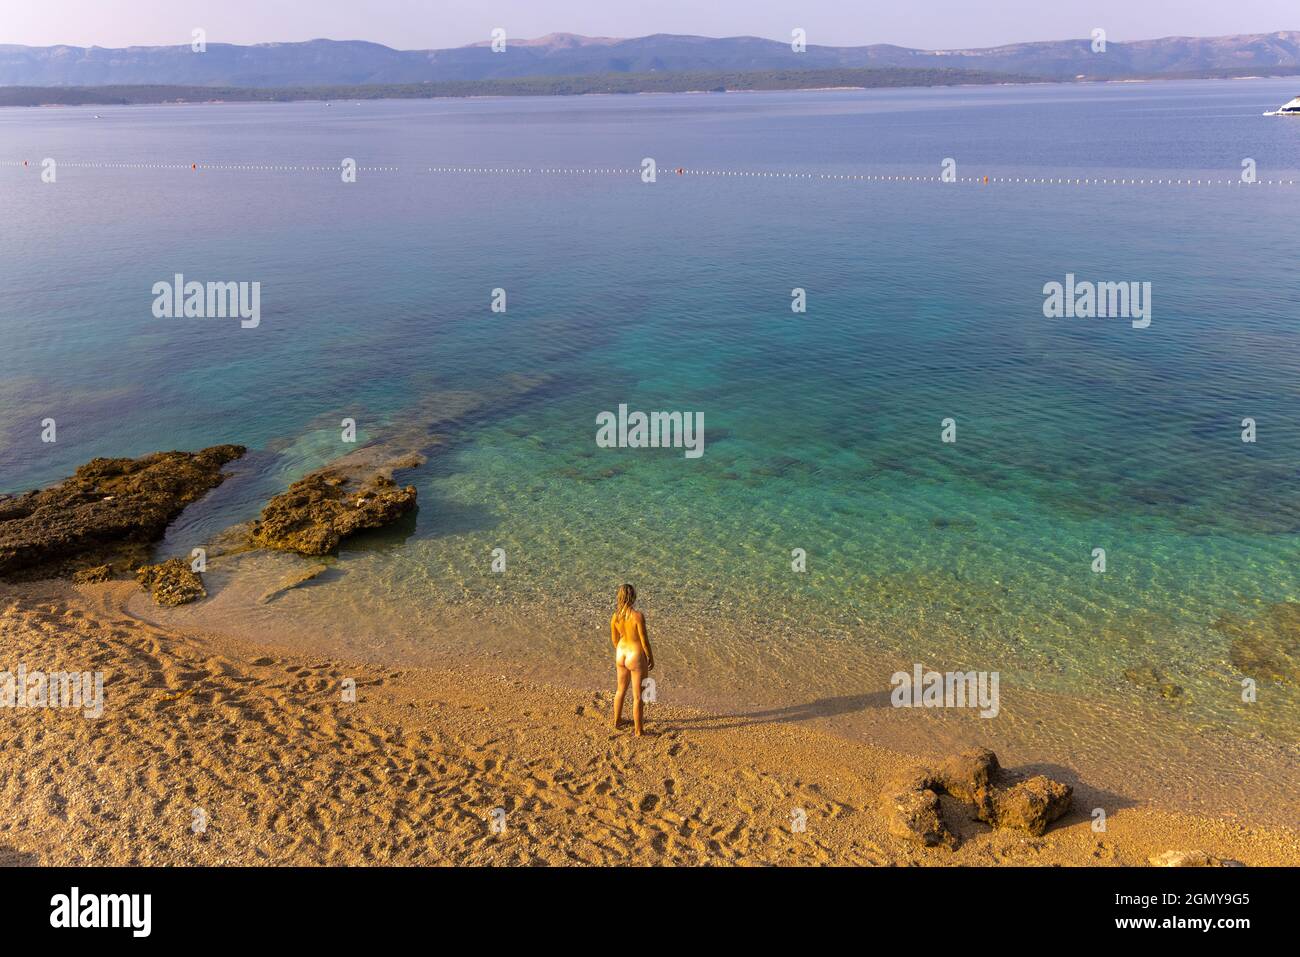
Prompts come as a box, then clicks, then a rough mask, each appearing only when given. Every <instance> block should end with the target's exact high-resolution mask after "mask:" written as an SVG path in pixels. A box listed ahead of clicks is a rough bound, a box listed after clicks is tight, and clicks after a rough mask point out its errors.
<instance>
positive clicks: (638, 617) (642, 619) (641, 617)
mask: <svg viewBox="0 0 1300 957" xmlns="http://www.w3.org/2000/svg"><path fill="white" fill-rule="evenodd" d="M632 615H633V617H634V618H635V619H636V620H637V621H639V622H640V623H641V624H643V625H644V624H645V615H643V614H641V612H639V611H637V610H636V609H635V608H634V609H632Z"/></svg>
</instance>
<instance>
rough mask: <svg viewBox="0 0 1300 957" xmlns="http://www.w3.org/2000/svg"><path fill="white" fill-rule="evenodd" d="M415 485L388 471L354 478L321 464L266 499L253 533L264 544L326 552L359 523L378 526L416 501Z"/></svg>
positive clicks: (311, 552) (302, 551)
mask: <svg viewBox="0 0 1300 957" xmlns="http://www.w3.org/2000/svg"><path fill="white" fill-rule="evenodd" d="M415 497H416V496H415V486H413V485H408V486H406V487H405V488H402V487H400V486H399V485H398V484H397V483H396V482H394V481H393V480H392V478H391V477H389V476H388V475H387V474H382V473H381V474H376V475H372V476H370V477H369V478H366V479H364V480H357V479H355V478H352V477H350V476H349V475H347V474H345V473H344V472H342V471H340V470H337V469H334V468H324V469H321V470H320V471H317V472H313V473H311V474H310V475H308V476H306V477H305V478H303V479H300V480H299V481H297V482H294V483H293V484H292V485H290V486H289V490H288V491H286V492H283V493H281V494H280V495H277V496H276V497H275V498H273V499H271V501H269V502H267V504H266V508H264V509H262V516H261V518H260V519H259V520H258V521H256V522H254V523H253V525H252V529H251V539H252V541H253V543H254V544H256V545H260V546H262V547H263V548H275V549H280V550H281V551H289V552H298V553H299V554H302V555H325V554H328V553H329V552H332V551H334V549H336V548H338V546H339V542H341V541H342V540H343V539H345V538H347V537H348V536H349V535H352V534H354V533H356V532H359V531H361V530H362V529H367V528H381V527H382V526H384V525H388V524H389V523H391V522H393V521H396V520H397V519H398V518H400V517H401V516H403V515H405V514H406V513H407V512H409V511H410V510H411V509H413V508H414V507H415Z"/></svg>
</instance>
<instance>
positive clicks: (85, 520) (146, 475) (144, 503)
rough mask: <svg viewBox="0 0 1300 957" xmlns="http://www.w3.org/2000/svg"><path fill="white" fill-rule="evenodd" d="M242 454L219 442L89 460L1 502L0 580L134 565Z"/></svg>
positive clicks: (234, 447)
mask: <svg viewBox="0 0 1300 957" xmlns="http://www.w3.org/2000/svg"><path fill="white" fill-rule="evenodd" d="M243 454H244V448H243V447H242V446H239V445H217V446H213V447H212V448H208V449H204V450H203V451H201V452H158V453H155V454H154V455H146V456H145V457H144V458H139V459H103V458H101V459H93V460H92V461H90V462H87V463H86V464H85V465H83V466H82V467H81V468H79V469H77V471H76V472H75V473H74V474H73V475H72V477H71V478H68V479H67V480H65V481H63V482H61V483H60V484H58V485H55V486H52V487H50V488H47V489H41V490H39V491H33V492H26V493H24V494H22V495H16V496H12V497H9V498H5V499H0V577H3V578H10V579H18V578H22V579H33V578H52V577H58V576H63V575H70V574H72V573H74V572H76V571H79V570H82V569H90V568H94V567H96V566H108V567H109V574H112V573H113V572H118V571H121V572H124V571H127V570H129V569H132V568H135V567H136V566H138V565H140V564H141V563H142V562H145V561H147V560H148V557H149V555H148V552H149V546H150V545H151V544H152V543H153V542H155V541H157V540H158V539H160V538H161V537H162V535H163V532H164V531H165V530H166V528H167V526H168V524H170V523H171V521H172V520H173V519H175V518H176V516H177V515H179V514H180V513H181V510H182V509H184V508H185V506H186V505H188V504H190V503H191V502H193V501H196V500H197V499H199V498H200V497H202V496H203V495H204V494H205V493H207V492H208V491H209V490H210V489H212V488H213V487H215V486H217V485H219V484H220V483H221V481H222V477H223V476H222V474H221V469H222V466H224V465H225V464H226V463H227V462H231V461H233V460H234V459H237V458H239V456H241V455H243Z"/></svg>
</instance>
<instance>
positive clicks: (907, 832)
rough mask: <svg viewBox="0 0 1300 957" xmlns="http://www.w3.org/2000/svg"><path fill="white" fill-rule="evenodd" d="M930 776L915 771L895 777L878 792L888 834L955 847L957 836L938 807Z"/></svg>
mask: <svg viewBox="0 0 1300 957" xmlns="http://www.w3.org/2000/svg"><path fill="white" fill-rule="evenodd" d="M933 785H934V781H933V779H932V778H930V777H926V776H924V775H922V776H918V775H916V774H912V775H904V776H903V777H901V778H895V779H894V780H893V781H891V782H890V783H889V784H888V785H886V786H885V789H884V790H883V791H881V792H880V802H881V810H882V811H883V812H884V814H885V820H886V821H887V822H888V823H889V833H890V834H893V835H894V836H895V837H902V838H906V839H907V840H910V841H916V842H918V843H920V844H924V845H925V846H926V847H937V846H939V845H943V846H945V847H948V848H949V849H954V848H956V847H957V838H956V837H955V836H954V835H953V833H952V832H951V831H949V830H948V825H946V824H945V823H944V820H943V810H942V809H941V807H940V806H939V793H938V792H937V791H936V790H934V787H933Z"/></svg>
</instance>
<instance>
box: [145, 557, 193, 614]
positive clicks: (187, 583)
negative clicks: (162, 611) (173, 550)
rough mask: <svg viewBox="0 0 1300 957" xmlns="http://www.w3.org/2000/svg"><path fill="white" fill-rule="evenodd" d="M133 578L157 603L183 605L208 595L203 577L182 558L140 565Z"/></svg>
mask: <svg viewBox="0 0 1300 957" xmlns="http://www.w3.org/2000/svg"><path fill="white" fill-rule="evenodd" d="M135 579H136V581H138V582H139V583H140V584H141V585H142V586H144V588H145V589H146V590H147V591H148V592H149V594H150V595H151V596H153V600H154V601H155V602H156V603H157V604H159V605H184V604H187V603H189V602H192V601H198V600H199V599H200V598H206V597H207V596H208V593H207V591H205V590H204V588H203V579H201V578H200V577H199V576H198V573H197V572H195V571H194V570H193V569H192V568H190V565H189V562H187V561H185V559H183V558H171V559H168V560H167V561H165V562H162V563H160V564H158V565H142V566H141V567H140V568H138V569H136V573H135Z"/></svg>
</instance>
